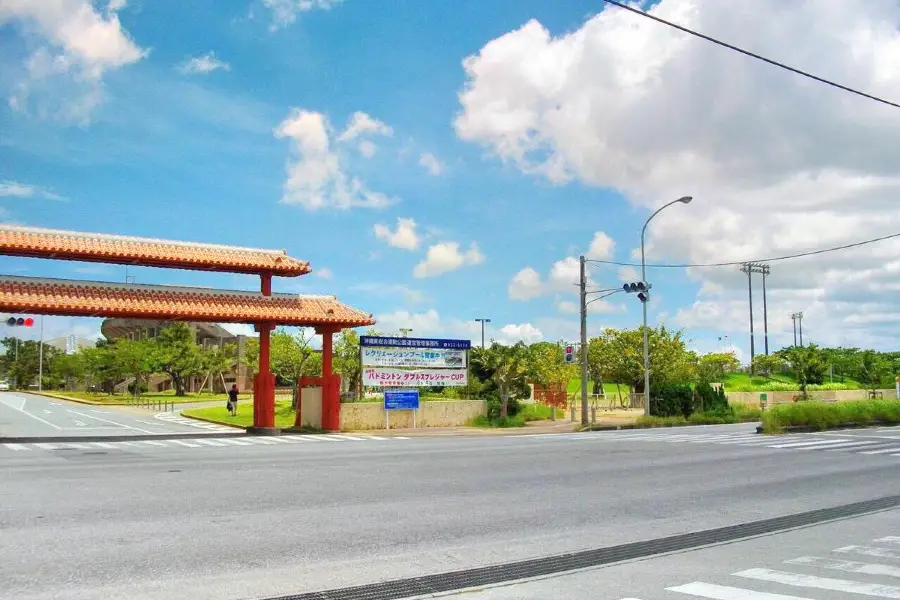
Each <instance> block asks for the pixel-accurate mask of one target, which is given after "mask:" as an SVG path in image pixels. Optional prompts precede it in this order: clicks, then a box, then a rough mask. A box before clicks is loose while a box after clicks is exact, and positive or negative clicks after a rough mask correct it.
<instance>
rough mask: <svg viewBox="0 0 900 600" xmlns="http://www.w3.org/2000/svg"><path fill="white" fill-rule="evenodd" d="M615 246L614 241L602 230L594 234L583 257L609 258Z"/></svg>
mask: <svg viewBox="0 0 900 600" xmlns="http://www.w3.org/2000/svg"><path fill="white" fill-rule="evenodd" d="M615 248H616V242H615V241H613V239H612V238H611V237H609V236H608V235H606V233H605V232H603V231H598V232H597V233H595V234H594V239H592V240H591V245H590V246H589V247H588V251H587V252H585V253H584V255H585V257H587V258H590V259H592V260H609V259H610V258H612V255H613V250H615Z"/></svg>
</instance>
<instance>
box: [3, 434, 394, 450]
mask: <svg viewBox="0 0 900 600" xmlns="http://www.w3.org/2000/svg"><path fill="white" fill-rule="evenodd" d="M408 439H410V438H408V437H403V436H391V437H386V436H377V435H341V434H320V435H280V436H272V437H254V436H241V437H227V438H223V437H220V438H209V439H206V438H187V439H158V440H127V439H123V440H115V441H109V442H52V443H50V442H35V443H27V444H24V443H17V444H13V443H5V444H0V448H5V449H6V450H9V451H12V452H35V451H45V452H53V451H68V450H124V451H135V450H137V449H144V450H152V449H154V448H194V449H203V448H205V449H213V448H225V447H228V446H232V447H236V446H278V445H282V446H284V445H291V444H294V445H299V446H304V445H309V444H325V443H329V442H344V443H358V442H376V443H378V442H388V441H394V440H408Z"/></svg>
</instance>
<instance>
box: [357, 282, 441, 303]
mask: <svg viewBox="0 0 900 600" xmlns="http://www.w3.org/2000/svg"><path fill="white" fill-rule="evenodd" d="M353 289H354V290H358V291H360V292H365V293H368V294H372V295H373V296H379V297H382V298H394V299H400V300H403V302H404V303H405V304H421V303H422V302H424V301H425V300H426V299H427V298H426V296H425V294H424V293H422V292H421V291H420V290H417V289H414V288H411V287H409V286H408V285H403V284H399V283H374V282H372V283H360V284H357V285H355V286H353Z"/></svg>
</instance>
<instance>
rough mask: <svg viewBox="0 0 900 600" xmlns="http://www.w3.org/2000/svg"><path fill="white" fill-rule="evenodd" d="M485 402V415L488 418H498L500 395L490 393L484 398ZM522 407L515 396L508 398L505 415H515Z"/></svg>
mask: <svg viewBox="0 0 900 600" xmlns="http://www.w3.org/2000/svg"><path fill="white" fill-rule="evenodd" d="M485 402H486V403H487V416H488V418H490V419H498V418H500V395H499V394H496V393H494V394H491V395H489V396H487V398H485ZM521 409H522V405H521V404H519V401H518V400H517V399H515V398H510V399H509V403H508V404H507V405H506V411H507V413H506V415H507V416H508V417H515V416H516V415H517V414H519V411H520V410H521Z"/></svg>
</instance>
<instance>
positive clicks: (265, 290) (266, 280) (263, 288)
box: [259, 273, 272, 296]
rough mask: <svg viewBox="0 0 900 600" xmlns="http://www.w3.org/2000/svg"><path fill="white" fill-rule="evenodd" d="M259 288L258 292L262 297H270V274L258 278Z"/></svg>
mask: <svg viewBox="0 0 900 600" xmlns="http://www.w3.org/2000/svg"><path fill="white" fill-rule="evenodd" d="M259 279H260V282H259V288H260V290H259V291H260V292H262V295H263V296H271V295H272V274H271V273H263V274H262V275H260V276H259Z"/></svg>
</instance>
